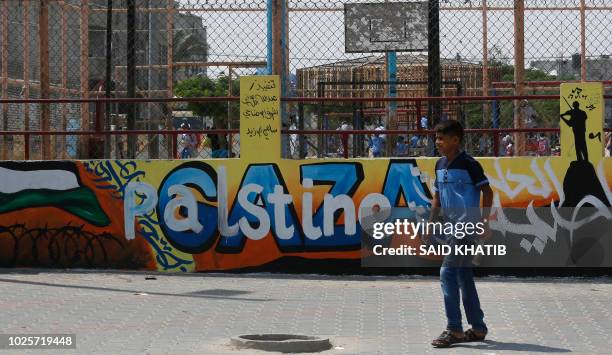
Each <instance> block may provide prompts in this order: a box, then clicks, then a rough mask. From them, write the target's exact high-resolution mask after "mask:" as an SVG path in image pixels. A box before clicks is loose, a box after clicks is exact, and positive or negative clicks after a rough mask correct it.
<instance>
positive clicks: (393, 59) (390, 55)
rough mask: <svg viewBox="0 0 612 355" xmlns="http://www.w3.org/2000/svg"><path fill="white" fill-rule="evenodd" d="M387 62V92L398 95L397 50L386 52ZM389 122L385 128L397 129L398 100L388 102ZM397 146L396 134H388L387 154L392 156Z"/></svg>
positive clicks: (390, 95) (393, 95)
mask: <svg viewBox="0 0 612 355" xmlns="http://www.w3.org/2000/svg"><path fill="white" fill-rule="evenodd" d="M385 63H386V66H387V81H388V82H389V88H388V91H387V94H388V95H389V97H396V96H397V86H396V84H395V83H396V82H397V54H396V53H395V52H387V53H386V54H385ZM387 107H388V109H389V110H388V112H387V122H386V123H385V129H396V128H397V127H396V126H395V125H396V123H397V121H396V118H397V102H395V101H391V102H389V103H388V106H387ZM394 146H395V136H392V135H387V144H386V149H385V150H386V155H387V156H391V154H392V152H393V147H394Z"/></svg>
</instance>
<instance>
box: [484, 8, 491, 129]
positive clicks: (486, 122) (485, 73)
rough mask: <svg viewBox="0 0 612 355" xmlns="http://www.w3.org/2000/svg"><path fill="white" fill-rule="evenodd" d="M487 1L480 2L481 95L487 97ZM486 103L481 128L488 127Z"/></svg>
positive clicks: (487, 105) (488, 107)
mask: <svg viewBox="0 0 612 355" xmlns="http://www.w3.org/2000/svg"><path fill="white" fill-rule="evenodd" d="M487 27H488V15H487V0H482V95H484V96H486V95H489V40H488V38H489V34H488V28H487ZM489 109H490V105H489V104H488V103H483V104H482V128H488V125H489Z"/></svg>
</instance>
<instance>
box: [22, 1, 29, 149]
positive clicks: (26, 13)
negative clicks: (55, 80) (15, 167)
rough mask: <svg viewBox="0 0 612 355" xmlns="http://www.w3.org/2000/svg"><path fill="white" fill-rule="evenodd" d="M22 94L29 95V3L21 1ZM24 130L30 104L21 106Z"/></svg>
mask: <svg viewBox="0 0 612 355" xmlns="http://www.w3.org/2000/svg"><path fill="white" fill-rule="evenodd" d="M23 31H24V33H23V89H22V90H23V95H21V96H22V97H23V98H24V99H28V98H29V97H30V3H29V2H25V3H23ZM23 111H24V112H23V118H24V130H25V131H29V130H30V105H29V104H26V105H24V106H23ZM29 138H30V137H29V136H24V139H25V140H26V141H25V150H26V151H25V157H26V158H25V159H26V160H28V159H30V140H29Z"/></svg>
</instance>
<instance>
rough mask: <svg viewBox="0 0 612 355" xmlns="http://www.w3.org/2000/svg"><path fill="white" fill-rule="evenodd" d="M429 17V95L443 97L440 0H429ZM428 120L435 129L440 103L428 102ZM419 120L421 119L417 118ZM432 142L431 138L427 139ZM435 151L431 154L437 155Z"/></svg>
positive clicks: (438, 117)
mask: <svg viewBox="0 0 612 355" xmlns="http://www.w3.org/2000/svg"><path fill="white" fill-rule="evenodd" d="M428 3H429V16H428V17H427V32H428V36H427V37H428V40H427V49H428V55H427V82H428V84H427V95H428V96H431V97H437V96H441V92H442V73H441V69H440V4H439V2H438V0H428ZM427 116H428V117H427V118H428V119H429V124H430V126H431V127H434V126H435V125H436V124H437V123H438V121H439V119H440V102H438V101H436V102H428V105H427ZM417 119H420V117H419V118H417ZM427 140H428V141H430V139H429V137H428V139H427ZM435 153H436V152H435V147H434V151H433V152H431V154H435Z"/></svg>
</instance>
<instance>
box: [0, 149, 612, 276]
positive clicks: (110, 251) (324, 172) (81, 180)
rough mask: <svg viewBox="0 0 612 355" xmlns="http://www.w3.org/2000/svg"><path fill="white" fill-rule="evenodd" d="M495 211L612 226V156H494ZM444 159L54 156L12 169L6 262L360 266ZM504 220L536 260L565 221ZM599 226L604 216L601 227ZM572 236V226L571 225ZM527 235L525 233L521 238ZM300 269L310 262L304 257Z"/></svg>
mask: <svg viewBox="0 0 612 355" xmlns="http://www.w3.org/2000/svg"><path fill="white" fill-rule="evenodd" d="M480 162H481V163H482V165H483V167H484V168H485V173H486V175H487V177H488V179H489V181H490V183H491V186H492V188H493V190H494V205H496V206H506V207H522V208H524V209H525V211H526V212H525V213H526V215H528V210H529V208H532V207H542V206H552V207H553V208H561V207H562V206H585V205H588V206H591V207H593V206H594V207H601V213H600V214H601V215H600V216H599V217H602V218H604V219H605V220H607V221H610V220H612V216H610V215H609V211H610V210H609V208H606V207H609V206H610V203H611V202H612V192H611V190H612V159H609V158H606V159H602V160H600V162H599V164H598V166H596V167H595V166H591V165H590V163H589V162H578V161H569V160H566V159H563V158H559V157H555V158H486V159H485V158H483V159H480ZM434 164H435V159H433V158H427V159H416V160H415V159H398V160H393V159H391V160H389V159H365V160H337V161H332V160H306V161H293V160H280V161H276V162H269V163H255V164H253V163H249V162H248V161H245V160H243V159H223V160H210V161H123V160H122V161H118V160H116V161H111V160H96V161H87V162H84V161H78V162H65V161H50V162H4V163H0V175H1V177H2V178H1V181H2V184H1V185H0V199H1V200H2V203H0V263H1V264H2V266H49V267H109V268H130V269H157V270H168V271H207V270H234V269H241V268H248V267H257V266H262V265H266V264H268V263H271V262H274V261H277V260H279V259H281V258H284V257H297V258H299V259H303V260H319V261H320V260H326V259H329V260H338V259H359V258H360V256H361V241H360V236H359V235H360V233H359V230H360V223H361V222H362V221H363V216H362V211H364V210H368V209H371V208H372V207H373V206H375V205H379V206H390V207H395V206H404V207H408V208H412V209H418V208H423V209H428V208H429V206H430V201H431V196H432V195H431V191H432V184H433V176H434V174H433V168H434ZM556 218H557V220H556V223H555V225H554V226H553V225H550V224H546V225H545V224H544V222H542V223H540V222H539V221H536V220H529V221H527V222H526V223H525V222H523V223H518V222H516V223H515V222H510V221H503V220H501V221H499V222H498V223H493V224H492V225H491V226H492V229H493V230H494V231H496V232H497V233H498V234H499V235H500V236H501V237H502V238H515V239H516V240H515V241H514V242H516V243H518V244H519V245H521V247H522V248H524V249H525V252H526V253H530V252H531V253H538V252H542V251H544V250H545V249H546V248H550V247H551V246H554V244H555V243H556V242H558V241H556V240H555V239H556V238H555V233H554V232H555V231H554V230H553V229H556V228H557V226H565V227H567V226H568V225H569V224H571V223H574V225H576V226H577V227H580V225H581V224H580V223H582V224H584V223H586V222H588V221H580V220H577V219H575V218H574V219H569V218H567V219H566V220H562V219H563V218H564V217H562V216H561V215H558V216H557V217H556ZM592 220H593V219H592V218H590V219H589V221H592ZM570 227H571V226H570ZM519 231H520V233H518V232H519ZM293 260H296V259H293Z"/></svg>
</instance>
